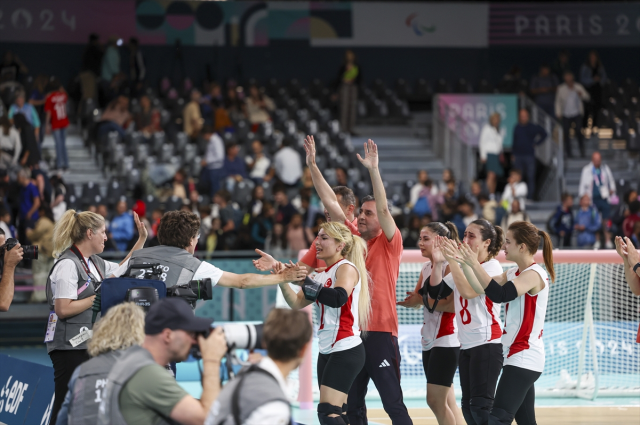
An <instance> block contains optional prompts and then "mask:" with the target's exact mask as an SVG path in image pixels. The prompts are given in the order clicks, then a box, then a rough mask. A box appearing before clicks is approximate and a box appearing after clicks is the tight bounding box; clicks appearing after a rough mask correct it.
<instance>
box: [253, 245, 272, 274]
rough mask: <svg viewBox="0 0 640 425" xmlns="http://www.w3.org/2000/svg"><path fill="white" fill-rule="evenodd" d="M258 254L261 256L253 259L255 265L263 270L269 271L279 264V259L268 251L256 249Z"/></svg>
mask: <svg viewBox="0 0 640 425" xmlns="http://www.w3.org/2000/svg"><path fill="white" fill-rule="evenodd" d="M256 254H258V255H260V258H258V259H257V260H252V261H253V266H254V267H255V268H256V269H258V270H260V271H261V272H268V271H269V270H272V269H273V268H274V267H275V266H276V264H278V261H276V259H275V258H273V257H272V256H271V255H269V254H267V253H266V252H263V251H260V250H259V249H256Z"/></svg>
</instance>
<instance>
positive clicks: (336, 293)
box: [317, 288, 349, 308]
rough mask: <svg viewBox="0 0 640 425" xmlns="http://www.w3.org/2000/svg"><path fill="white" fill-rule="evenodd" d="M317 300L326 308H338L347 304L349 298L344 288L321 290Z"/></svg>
mask: <svg viewBox="0 0 640 425" xmlns="http://www.w3.org/2000/svg"><path fill="white" fill-rule="evenodd" d="M317 299H318V302H320V303H322V304H324V305H326V306H327V307H333V308H338V307H342V306H343V305H345V304H346V303H347V300H348V299H349V296H348V295H347V291H345V289H344V288H322V291H320V295H318V298H317Z"/></svg>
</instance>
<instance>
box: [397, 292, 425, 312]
mask: <svg viewBox="0 0 640 425" xmlns="http://www.w3.org/2000/svg"><path fill="white" fill-rule="evenodd" d="M396 305H401V306H402V307H406V308H419V307H422V305H423V304H422V295H420V294H418V293H417V292H407V297H406V298H405V299H404V301H399V302H397V303H396Z"/></svg>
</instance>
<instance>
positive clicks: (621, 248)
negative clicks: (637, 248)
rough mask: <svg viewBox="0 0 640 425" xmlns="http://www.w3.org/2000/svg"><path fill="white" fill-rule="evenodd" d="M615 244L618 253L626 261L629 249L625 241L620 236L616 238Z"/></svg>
mask: <svg viewBox="0 0 640 425" xmlns="http://www.w3.org/2000/svg"><path fill="white" fill-rule="evenodd" d="M614 242H615V244H616V252H617V253H618V255H619V256H620V257H622V259H624V260H626V259H627V255H628V251H627V250H628V248H627V244H626V243H625V241H624V239H622V238H621V237H620V236H616V238H615V240H614Z"/></svg>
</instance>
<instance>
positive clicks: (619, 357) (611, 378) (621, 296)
mask: <svg viewBox="0 0 640 425" xmlns="http://www.w3.org/2000/svg"><path fill="white" fill-rule="evenodd" d="M305 252H306V251H301V252H300V256H299V258H301V257H302V256H303V255H304V253H305ZM497 259H498V261H500V263H501V264H502V266H503V268H504V269H505V270H506V269H508V268H511V267H514V266H515V264H514V263H512V262H508V261H506V259H505V257H504V252H501V253H500V255H499V256H498V258H497ZM553 260H554V267H555V271H556V281H555V282H554V283H552V284H551V287H550V293H549V303H548V306H547V314H546V320H545V326H544V334H543V340H544V344H545V354H546V361H545V368H544V372H543V373H542V375H541V376H540V378H539V379H538V381H537V382H536V396H537V397H580V398H586V399H595V398H596V397H626V396H629V397H638V396H640V344H638V343H636V335H637V332H638V329H639V326H640V297H637V296H634V295H633V294H632V293H631V290H630V289H629V286H628V284H627V282H626V280H625V276H624V270H623V264H622V259H621V258H620V257H619V256H618V254H617V253H616V252H615V250H599V251H586V250H554V251H553ZM425 261H426V259H425V258H423V257H422V256H421V254H420V251H418V250H405V251H404V252H403V255H402V263H401V264H400V273H399V276H398V282H397V286H396V299H397V300H398V301H400V300H403V299H404V298H405V294H406V292H408V291H412V290H413V289H414V288H415V285H416V282H417V280H418V277H419V275H420V270H421V268H422V263H424V262H425ZM535 261H536V262H537V263H538V264H540V265H544V261H543V258H542V251H541V250H538V252H537V253H536V255H535ZM310 317H311V320H312V321H313V323H314V331H315V329H317V320H316V318H315V314H310ZM501 317H502V318H504V309H502V313H501ZM398 322H399V335H398V342H399V346H400V354H401V364H400V370H401V374H402V380H401V385H402V389H403V393H404V396H405V398H420V399H424V397H425V396H426V380H425V377H424V372H423V369H422V357H421V354H422V353H421V349H422V348H421V343H420V327H421V326H422V322H423V312H422V309H419V310H416V309H406V308H403V307H400V306H398ZM314 333H315V332H314ZM312 345H313V349H312V350H309V353H308V356H307V358H305V360H304V361H305V363H306V364H305V367H304V368H303V369H304V371H303V370H302V369H301V371H300V373H299V374H298V375H296V374H295V373H294V374H293V375H292V378H293V380H294V381H296V385H294V386H295V387H297V388H296V390H297V391H295V393H296V394H292V395H294V396H295V397H296V398H297V399H298V401H299V403H300V407H301V408H303V406H304V407H308V406H313V401H312V400H310V398H311V397H313V399H314V400H317V399H318V397H319V392H318V386H317V380H316V379H317V378H316V376H315V369H316V361H317V356H318V352H317V341H316V340H315V338H314V344H312ZM458 382H459V378H458V374H457V372H456V377H455V380H454V384H455V386H456V391H459V385H458ZM376 395H377V391H376V390H375V387H374V386H373V384H372V383H371V384H370V387H369V394H368V395H367V397H376Z"/></svg>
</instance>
